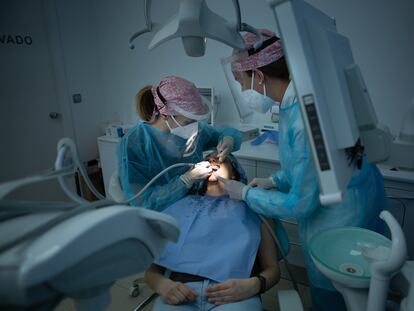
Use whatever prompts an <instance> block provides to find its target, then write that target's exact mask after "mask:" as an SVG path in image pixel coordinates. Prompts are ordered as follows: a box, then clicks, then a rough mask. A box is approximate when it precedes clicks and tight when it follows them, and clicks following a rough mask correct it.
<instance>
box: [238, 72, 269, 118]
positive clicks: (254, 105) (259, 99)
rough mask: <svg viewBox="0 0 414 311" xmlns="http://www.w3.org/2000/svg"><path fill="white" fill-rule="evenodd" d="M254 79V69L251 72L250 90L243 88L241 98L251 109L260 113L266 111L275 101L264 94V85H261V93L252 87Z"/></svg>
mask: <svg viewBox="0 0 414 311" xmlns="http://www.w3.org/2000/svg"><path fill="white" fill-rule="evenodd" d="M253 81H254V71H253V74H252V82H251V85H250V90H245V91H243V92H242V95H243V98H244V100H245V101H246V103H247V105H248V106H249V107H250V108H251V109H252V110H255V111H257V112H260V113H266V112H267V111H269V109H270V108H271V107H272V105H274V104H275V101H274V100H273V99H271V98H270V97H268V96H266V85H265V84H264V85H263V93H264V94H260V93H259V92H257V91H255V90H254V89H253Z"/></svg>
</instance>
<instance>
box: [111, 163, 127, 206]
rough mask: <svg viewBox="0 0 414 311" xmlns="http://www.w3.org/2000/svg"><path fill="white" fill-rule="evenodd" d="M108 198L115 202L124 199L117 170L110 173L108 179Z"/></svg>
mask: <svg viewBox="0 0 414 311" xmlns="http://www.w3.org/2000/svg"><path fill="white" fill-rule="evenodd" d="M108 198H109V199H110V200H114V201H117V202H121V201H124V200H126V197H125V195H124V192H123V191H122V186H121V181H120V180H119V175H118V171H117V170H116V171H115V172H113V173H112V175H111V178H110V179H109V187H108Z"/></svg>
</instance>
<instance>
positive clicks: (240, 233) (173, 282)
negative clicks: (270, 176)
mask: <svg viewBox="0 0 414 311" xmlns="http://www.w3.org/2000/svg"><path fill="white" fill-rule="evenodd" d="M208 160H209V161H210V163H211V165H212V167H213V169H214V170H215V173H214V174H212V175H211V176H210V177H209V178H208V180H206V181H205V182H204V183H203V184H202V186H201V187H200V188H199V189H198V190H197V194H195V195H188V196H186V197H184V198H183V199H181V200H179V201H177V202H176V203H174V204H173V205H171V206H169V207H168V208H167V209H166V210H164V213H166V214H169V215H171V216H172V217H174V218H175V219H176V220H177V223H178V225H179V227H180V232H181V233H180V238H179V241H178V242H177V243H168V244H167V246H166V249H165V251H164V253H163V254H162V255H161V257H160V258H159V259H158V260H157V261H156V262H154V264H153V265H152V266H151V267H150V268H149V269H148V270H147V271H146V273H145V281H146V282H147V284H148V285H149V286H150V287H151V288H152V289H153V290H154V291H155V292H156V293H158V294H159V295H160V297H158V298H157V300H156V302H155V306H154V309H153V310H156V311H164V310H216V311H219V310H220V311H222V310H240V311H243V310H249V311H250V310H253V311H254V310H262V307H261V301H260V296H259V294H260V293H262V292H264V291H266V290H267V289H269V288H271V287H272V286H273V285H274V284H276V283H277V282H278V281H279V279H280V272H279V266H278V262H277V252H276V246H275V243H274V242H273V239H272V237H271V234H270V233H269V232H268V230H267V228H266V227H265V226H264V224H262V223H261V221H260V219H259V218H258V216H257V215H256V214H255V213H254V212H252V211H251V210H250V209H249V208H248V206H247V205H246V204H245V203H244V202H243V201H237V200H232V199H230V198H229V196H228V195H226V193H225V191H224V189H223V183H222V182H221V181H218V180H217V177H216V175H217V176H220V177H222V178H225V179H234V180H240V181H244V182H246V178H245V176H244V172H243V169H242V168H241V167H240V165H238V163H237V160H236V159H235V158H234V157H233V156H232V155H230V156H229V157H228V158H227V159H226V160H225V161H224V162H223V163H218V162H217V160H216V159H215V158H214V156H210V157H209V158H208Z"/></svg>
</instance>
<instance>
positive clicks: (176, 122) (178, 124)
mask: <svg viewBox="0 0 414 311" xmlns="http://www.w3.org/2000/svg"><path fill="white" fill-rule="evenodd" d="M170 117H171V119H173V121H174V122H175V124H177V126H178V127H183V126H182V125H181V124H180V123H178V121H177V120H176V119H175V118H174V116H173V115H170Z"/></svg>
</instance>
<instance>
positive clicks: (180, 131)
mask: <svg viewBox="0 0 414 311" xmlns="http://www.w3.org/2000/svg"><path fill="white" fill-rule="evenodd" d="M171 119H173V121H174V122H175V124H177V127H175V128H171V127H170V125H169V124H168V122H167V121H165V123H166V124H167V126H168V128H169V129H170V133H171V134H173V135H176V136H179V137H181V138H183V139H185V140H190V138H194V137H195V136H197V133H198V122H193V123H190V124H188V125H184V126H182V125H180V123H178V122H177V120H176V119H175V118H174V117H173V116H171Z"/></svg>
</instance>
